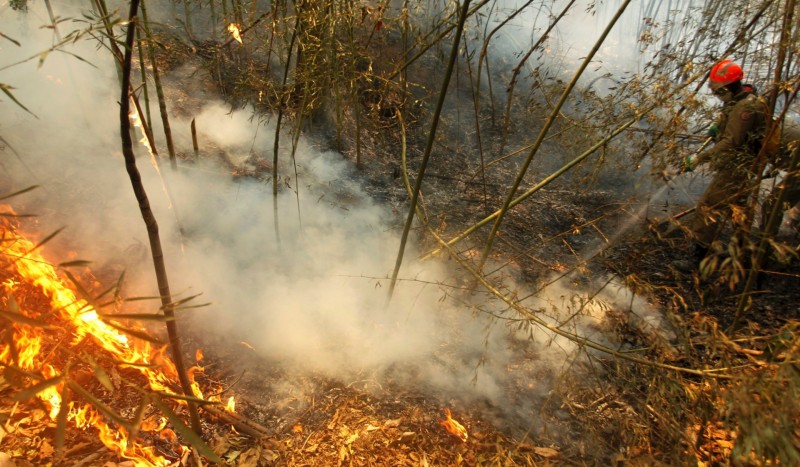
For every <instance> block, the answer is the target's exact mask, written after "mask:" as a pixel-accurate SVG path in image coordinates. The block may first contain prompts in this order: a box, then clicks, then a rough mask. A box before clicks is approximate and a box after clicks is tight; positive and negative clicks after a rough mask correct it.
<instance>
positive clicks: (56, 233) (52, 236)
mask: <svg viewBox="0 0 800 467" xmlns="http://www.w3.org/2000/svg"><path fill="white" fill-rule="evenodd" d="M62 230H64V227H61V228H59V229H56V230H55V232H53V233H51V234H50V235H48V236H47V237H45V238H44V239H43V240H42V241H41V242H39V243H37V244H36V246H34V247H33V249H32V250H31V251H35V250H38V249H39V248H41V247H42V246H44V244H45V243H47V242H49V241H50V240H52V239H53V238H55V236H56V235H58V234H59V233H61V231H62ZM28 253H30V251H29V252H28Z"/></svg>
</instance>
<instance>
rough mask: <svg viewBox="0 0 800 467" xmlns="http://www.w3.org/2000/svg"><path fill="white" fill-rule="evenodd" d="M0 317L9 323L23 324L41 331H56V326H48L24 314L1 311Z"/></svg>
mask: <svg viewBox="0 0 800 467" xmlns="http://www.w3.org/2000/svg"><path fill="white" fill-rule="evenodd" d="M0 317H3V318H5V319H7V320H9V321H13V322H15V323H21V324H24V325H26V326H32V327H35V328H40V329H55V327H54V326H52V325H50V324H47V323H45V322H42V321H39V320H37V319H34V318H30V317H28V316H25V315H23V314H22V313H14V312H12V311H5V310H0Z"/></svg>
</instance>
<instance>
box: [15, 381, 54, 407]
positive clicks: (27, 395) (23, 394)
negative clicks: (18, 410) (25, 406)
mask: <svg viewBox="0 0 800 467" xmlns="http://www.w3.org/2000/svg"><path fill="white" fill-rule="evenodd" d="M62 381H64V375H59V376H56V377H55V378H50V379H46V380H44V381H42V382H41V383H37V384H34V385H33V386H31V387H29V388H28V389H25V390H24V391H20V392H18V393H16V394H14V397H13V399H14V400H15V401H19V402H22V401H26V400H28V399H32V398H34V397H35V396H36V394H39V393H40V392H42V391H44V390H47V389H49V388H51V387H53V386H55V385H56V384H59V383H61V382H62Z"/></svg>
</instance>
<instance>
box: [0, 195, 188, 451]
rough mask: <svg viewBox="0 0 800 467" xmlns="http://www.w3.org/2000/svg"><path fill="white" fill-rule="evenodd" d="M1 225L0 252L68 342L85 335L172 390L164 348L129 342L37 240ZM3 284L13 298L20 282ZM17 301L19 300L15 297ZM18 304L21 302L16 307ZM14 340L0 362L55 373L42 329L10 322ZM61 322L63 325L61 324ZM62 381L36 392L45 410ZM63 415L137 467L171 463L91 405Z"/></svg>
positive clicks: (153, 383)
mask: <svg viewBox="0 0 800 467" xmlns="http://www.w3.org/2000/svg"><path fill="white" fill-rule="evenodd" d="M0 212H10V213H13V210H11V208H9V207H6V206H0ZM0 230H2V234H3V239H4V242H3V244H2V248H3V254H4V255H5V256H7V257H9V258H15V259H16V260H15V261H14V262H13V264H12V266H13V267H15V268H16V273H17V274H18V275H19V276H20V277H21V278H22V279H23V280H24V281H25V282H26V283H28V284H31V285H33V286H35V287H37V288H38V289H39V290H41V292H42V293H43V294H44V296H46V297H47V298H48V299H49V300H50V308H51V310H53V311H54V313H55V315H56V316H57V317H58V318H60V319H61V320H62V321H64V322H65V323H67V325H66V326H63V327H68V329H70V331H71V334H72V337H73V338H72V341H71V343H70V344H71V345H72V346H75V345H77V344H79V343H81V342H83V341H85V340H86V339H91V340H93V341H95V342H96V343H97V344H98V345H99V346H100V347H102V348H103V349H104V350H105V351H106V352H108V353H109V354H111V356H112V357H113V358H114V359H115V360H118V361H119V362H122V364H123V365H126V364H127V365H129V366H131V367H133V368H136V369H137V370H139V371H140V372H141V373H142V374H143V375H144V376H145V377H146V378H147V380H148V383H149V386H150V388H151V389H153V390H154V391H163V392H172V391H171V390H170V389H169V387H170V385H171V384H172V382H173V381H175V380H176V378H177V372H176V370H175V366H174V364H173V363H172V361H171V360H170V359H169V358H167V357H166V356H165V355H164V352H165V351H166V347H162V348H159V349H156V348H153V347H152V346H151V345H150V343H149V342H146V341H138V340H137V341H135V342H133V341H131V340H130V339H129V338H128V336H127V335H125V334H123V333H122V332H120V331H118V330H117V329H115V328H114V327H111V326H110V325H108V324H107V323H106V322H104V321H103V320H102V319H101V317H100V315H99V314H98V312H97V311H96V310H95V309H94V308H93V307H92V305H91V304H90V303H89V302H88V301H87V300H85V299H82V298H78V297H77V296H76V294H75V293H74V292H73V291H72V289H71V288H70V287H68V286H67V284H66V283H65V281H64V280H63V279H61V278H60V277H59V275H58V274H57V273H56V269H55V268H54V267H53V266H52V265H50V264H49V263H48V262H47V261H45V259H44V258H43V257H42V256H41V254H40V253H39V251H40V250H41V248H39V249H37V247H36V245H34V244H33V243H32V242H30V241H29V240H27V239H26V238H24V237H23V236H22V235H21V234H20V233H19V231H17V230H15V229H14V228H12V227H11V226H9V224H8V220H7V219H6V218H5V217H4V216H2V217H0ZM2 286H3V287H4V288H5V292H6V294H5V295H6V296H7V297H14V296H15V294H14V292H15V291H17V288H18V286H19V283H17V282H15V281H14V280H6V281H5V282H3V284H2ZM14 300H16V302H17V303H24V300H20V299H17V298H14ZM20 308H22V307H20ZM19 313H20V314H22V315H25V316H26V317H28V318H33V319H36V318H37V317H36V316H30V314H31V312H29V311H27V310H24V309H20V310H19ZM12 326H13V334H14V342H15V345H16V347H17V349H18V352H17V353H18V355H17V361H16V362H15V361H13V358H12V353H11V351H10V346H7V345H0V362H2V363H5V364H7V365H15V364H16V365H18V366H19V367H20V368H22V369H25V370H28V371H34V370H36V369H37V368H39V369H40V370H41V373H42V375H43V376H44V377H45V378H47V379H52V378H57V377H58V376H60V375H61V373H60V372H59V371H58V370H56V369H55V368H54V367H53V366H52V365H51V364H50V363H45V362H44V361H43V360H44V358H47V357H42V356H40V355H39V353H40V351H41V350H42V339H43V337H44V332H43V331H42V328H41V327H36V326H29V325H26V324H22V323H17V322H15V323H13V324H12ZM60 326H62V325H60ZM61 386H63V385H62V384H58V385H54V386H50V387H48V388H47V389H45V390H43V391H41V392H40V393H39V394H37V396H38V397H39V398H40V399H41V400H43V401H44V402H45V403H46V404H47V405H48V406H49V409H50V410H49V414H50V416H51V417H52V418H56V416H57V415H58V413H59V411H60V410H61V405H62V401H61V395H60V392H59V387H61ZM68 410H69V412H68V413H67V419H68V420H71V421H72V422H73V423H74V424H75V426H76V427H79V428H81V427H85V426H93V427H95V428H96V429H97V430H98V431H99V438H100V440H101V441H102V442H103V444H105V445H106V447H108V448H109V449H111V450H113V451H115V452H117V453H118V454H119V455H120V456H121V457H123V458H126V459H130V460H132V461H133V462H134V464H136V465H137V466H138V465H142V466H153V465H155V466H163V465H169V464H170V462H169V461H168V460H167V459H165V458H163V457H161V456H159V455H157V454H156V453H155V450H154V449H152V448H148V447H144V446H141V445H138V444H136V443H133V442H131V440H129V439H128V435H127V433H125V430H124V429H122V428H120V429H118V430H115V429H112V428H111V427H110V426H109V425H108V424H107V423H106V422H105V421H103V417H102V416H101V415H100V414H99V413H98V412H97V411H96V410H95V409H94V408H92V406H91V405H89V404H87V405H85V406H84V407H81V408H77V407H75V406H74V404H73V403H72V402H70V403H69V405H68Z"/></svg>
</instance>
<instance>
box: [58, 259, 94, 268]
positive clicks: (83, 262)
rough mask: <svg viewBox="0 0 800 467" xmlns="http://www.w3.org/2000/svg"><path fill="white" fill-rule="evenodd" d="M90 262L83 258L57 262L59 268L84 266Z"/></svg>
mask: <svg viewBox="0 0 800 467" xmlns="http://www.w3.org/2000/svg"><path fill="white" fill-rule="evenodd" d="M90 264H92V262H91V261H86V260H83V259H77V260H75V261H67V262H66V263H58V267H59V268H75V267H84V266H88V265H90Z"/></svg>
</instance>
